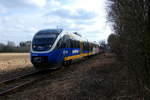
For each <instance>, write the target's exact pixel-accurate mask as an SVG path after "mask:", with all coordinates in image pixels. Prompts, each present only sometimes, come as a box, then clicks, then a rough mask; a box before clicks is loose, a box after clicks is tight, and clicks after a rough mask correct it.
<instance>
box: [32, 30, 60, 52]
mask: <svg viewBox="0 0 150 100" xmlns="http://www.w3.org/2000/svg"><path fill="white" fill-rule="evenodd" d="M58 35H59V34H56V33H49V32H47V33H46V32H44V33H42V32H39V33H37V34H36V35H35V36H34V38H33V41H32V48H33V50H34V51H46V50H49V49H50V48H51V47H52V45H53V44H54V42H55V40H56V38H57V37H58Z"/></svg>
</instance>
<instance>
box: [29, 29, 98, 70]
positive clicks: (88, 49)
mask: <svg viewBox="0 0 150 100" xmlns="http://www.w3.org/2000/svg"><path fill="white" fill-rule="evenodd" d="M99 51H100V50H99V45H98V44H96V43H92V42H88V40H87V39H85V38H83V37H82V36H81V35H80V34H78V33H71V32H66V31H64V30H62V29H45V30H40V31H39V32H37V33H36V34H35V35H34V37H33V40H32V45H31V53H30V57H31V62H32V64H33V65H34V66H35V67H44V66H46V67H50V66H49V65H55V64H64V65H67V64H70V63H71V61H72V60H74V59H78V58H82V57H86V56H91V55H95V54H98V53H99Z"/></svg>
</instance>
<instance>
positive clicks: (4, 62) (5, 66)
mask: <svg viewBox="0 0 150 100" xmlns="http://www.w3.org/2000/svg"><path fill="white" fill-rule="evenodd" d="M26 66H32V64H31V63H30V59H29V54H28V53H0V72H4V71H10V70H15V69H18V68H24V67H26Z"/></svg>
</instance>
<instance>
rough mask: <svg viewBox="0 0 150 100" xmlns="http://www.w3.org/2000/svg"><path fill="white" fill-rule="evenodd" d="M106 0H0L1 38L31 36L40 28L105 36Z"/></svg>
mask: <svg viewBox="0 0 150 100" xmlns="http://www.w3.org/2000/svg"><path fill="white" fill-rule="evenodd" d="M106 21H107V20H106V0H0V42H3V43H7V41H8V40H10V41H15V43H17V44H18V43H19V42H20V41H26V40H31V39H32V37H33V35H34V34H35V33H36V32H37V31H38V30H40V29H48V28H56V27H60V28H63V29H64V30H67V31H77V32H79V33H80V34H81V35H83V36H84V37H86V38H87V39H89V40H91V41H99V40H104V39H105V40H107V37H108V35H109V34H110V33H111V30H110V28H109V27H108V23H106Z"/></svg>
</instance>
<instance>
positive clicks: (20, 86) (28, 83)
mask: <svg viewBox="0 0 150 100" xmlns="http://www.w3.org/2000/svg"><path fill="white" fill-rule="evenodd" d="M45 77H46V75H45V76H43V77H40V78H37V79H34V80H31V81H27V82H24V83H23V84H20V85H16V86H14V87H11V88H8V89H6V90H4V91H2V92H0V96H3V95H5V94H8V93H10V92H13V91H15V90H17V89H19V88H23V87H25V86H27V85H30V84H32V83H34V82H37V81H39V80H41V79H44V78H45Z"/></svg>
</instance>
